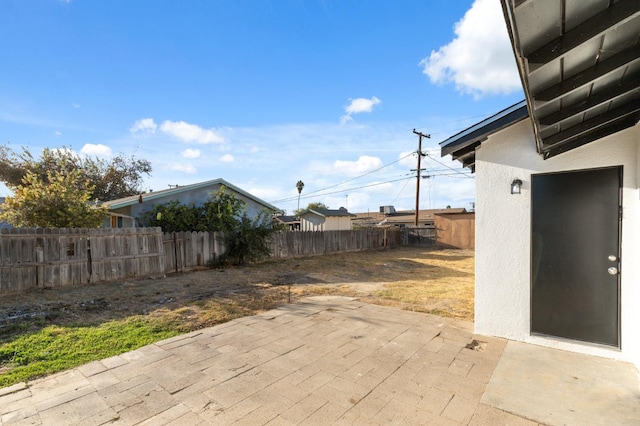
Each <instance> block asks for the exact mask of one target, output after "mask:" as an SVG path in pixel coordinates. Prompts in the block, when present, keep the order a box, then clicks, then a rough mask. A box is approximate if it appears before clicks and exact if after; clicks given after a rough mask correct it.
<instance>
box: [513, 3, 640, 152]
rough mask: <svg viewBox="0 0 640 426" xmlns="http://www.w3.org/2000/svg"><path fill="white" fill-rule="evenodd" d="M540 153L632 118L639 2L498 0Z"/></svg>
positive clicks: (638, 69) (635, 117) (639, 81)
mask: <svg viewBox="0 0 640 426" xmlns="http://www.w3.org/2000/svg"><path fill="white" fill-rule="evenodd" d="M501 2H502V6H503V12H504V15H505V20H506V23H507V29H508V32H509V36H510V38H511V44H512V46H513V50H514V53H515V56H516V62H517V64H518V69H519V72H520V77H521V79H522V83H523V87H524V91H525V96H526V101H527V105H528V108H529V112H530V114H531V118H532V122H533V128H534V134H535V137H536V145H537V150H538V152H539V153H540V154H541V155H542V156H543V157H544V158H545V159H546V158H550V157H553V156H555V155H558V154H561V153H563V152H566V151H569V150H571V149H574V148H577V147H579V146H582V145H584V144H587V143H589V142H593V141H595V140H598V139H600V138H603V137H605V136H608V135H611V134H613V133H616V132H619V131H621V130H624V129H626V128H628V127H632V126H634V125H636V124H637V123H638V121H639V120H640V89H639V88H640V37H639V36H638V34H639V31H638V29H639V28H640V1H639V0H617V1H616V0H574V1H567V0H565V1H558V0H501Z"/></svg>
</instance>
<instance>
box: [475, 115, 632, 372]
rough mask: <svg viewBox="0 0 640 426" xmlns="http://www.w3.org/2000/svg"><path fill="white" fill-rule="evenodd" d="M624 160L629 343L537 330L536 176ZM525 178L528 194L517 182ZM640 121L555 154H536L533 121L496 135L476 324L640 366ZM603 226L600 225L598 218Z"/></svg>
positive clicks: (490, 143)
mask: <svg viewBox="0 0 640 426" xmlns="http://www.w3.org/2000/svg"><path fill="white" fill-rule="evenodd" d="M620 165H621V166H623V182H622V184H623V191H622V202H623V219H622V239H621V257H620V259H621V268H620V273H621V313H620V315H621V318H620V321H621V348H620V349H617V348H608V347H605V346H600V345H595V344H589V343H582V342H575V341H570V340H567V339H560V338H551V337H541V336H532V335H531V334H530V306H531V303H530V259H531V249H530V247H531V191H530V190H531V175H532V174H536V173H547V172H556V171H568V170H581V169H590V168H597V167H607V166H620ZM515 178H519V179H521V180H522V181H523V186H522V194H520V195H512V194H511V193H510V183H511V182H512V181H513V179H515ZM638 182H640V124H639V125H636V126H635V127H633V128H630V129H627V130H625V131H622V132H619V133H616V134H614V135H611V136H608V137H605V138H603V139H600V140H598V141H596V142H592V143H589V144H587V145H585V146H582V147H580V148H577V149H574V150H572V151H569V152H566V153H564V154H561V155H559V156H556V157H552V158H550V159H548V160H543V159H542V157H541V156H540V155H539V154H537V153H536V150H535V142H534V136H533V131H532V128H531V123H530V121H529V120H523V121H520V122H519V123H517V124H514V125H512V126H510V127H508V128H506V129H504V130H502V131H499V132H497V133H495V134H493V135H492V136H490V137H489V139H488V140H486V141H485V142H483V143H482V145H481V146H480V147H479V148H478V150H477V152H476V287H475V328H476V332H477V333H479V334H484V335H492V336H500V337H505V338H508V339H512V340H519V341H524V342H529V343H535V344H540V345H544V346H550V347H555V348H559V349H564V350H570V351H576V352H582V353H587V354H592V355H599V356H605V357H609V358H614V359H619V360H624V361H629V362H633V363H635V364H636V365H639V366H640V265H638V264H639V263H640V261H639V260H640V191H639V190H638V186H639V185H638ZM594 226H597V224H594Z"/></svg>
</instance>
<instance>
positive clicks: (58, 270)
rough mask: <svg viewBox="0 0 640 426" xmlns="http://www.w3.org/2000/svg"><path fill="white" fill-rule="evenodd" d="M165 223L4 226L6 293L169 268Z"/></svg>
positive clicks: (2, 284) (1, 250)
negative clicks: (89, 226) (108, 226)
mask: <svg viewBox="0 0 640 426" xmlns="http://www.w3.org/2000/svg"><path fill="white" fill-rule="evenodd" d="M161 250H162V230H161V229H160V228H122V229H83V228H78V229H76V228H73V229H41V228H37V229H32V228H21V229H2V230H0V294H6V293H14V292H20V291H25V290H28V289H30V288H36V287H40V288H45V287H47V288H55V287H61V286H68V285H79V284H86V283H90V282H98V281H113V280H119V279H124V278H129V277H138V276H145V275H151V274H164V269H165V268H164V255H163V253H162V251H161Z"/></svg>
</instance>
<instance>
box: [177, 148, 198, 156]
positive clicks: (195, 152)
mask: <svg viewBox="0 0 640 426" xmlns="http://www.w3.org/2000/svg"><path fill="white" fill-rule="evenodd" d="M180 155H182V156H183V157H184V158H198V157H200V150H199V149H191V148H187V149H185V150H184V151H182V152H181V153H180Z"/></svg>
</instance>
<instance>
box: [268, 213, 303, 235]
mask: <svg viewBox="0 0 640 426" xmlns="http://www.w3.org/2000/svg"><path fill="white" fill-rule="evenodd" d="M273 220H274V221H275V222H276V223H277V224H279V225H281V226H282V227H283V228H284V229H286V230H287V231H299V230H300V219H299V218H298V216H285V215H280V216H276V217H274V218H273Z"/></svg>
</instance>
